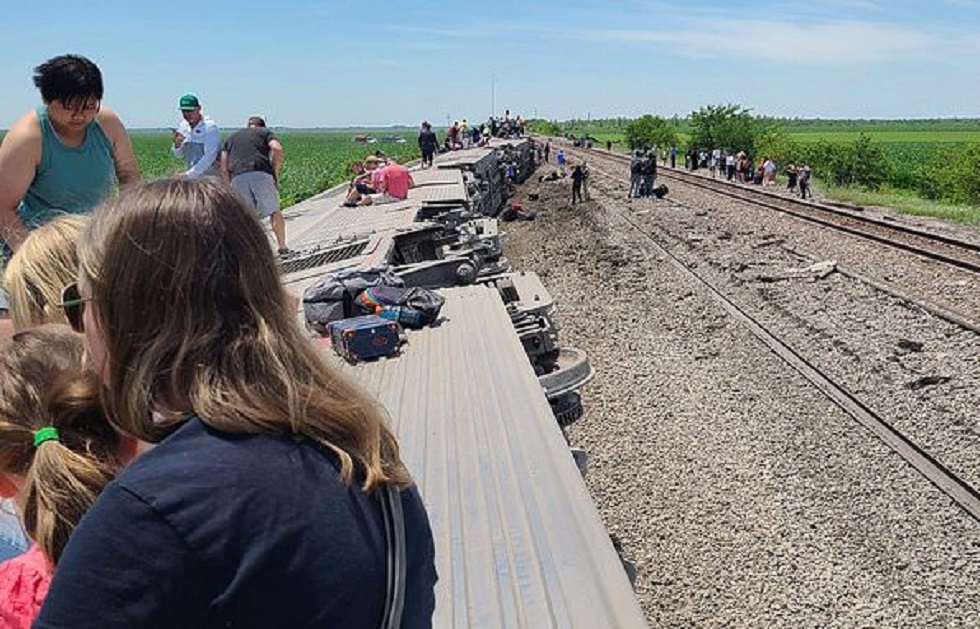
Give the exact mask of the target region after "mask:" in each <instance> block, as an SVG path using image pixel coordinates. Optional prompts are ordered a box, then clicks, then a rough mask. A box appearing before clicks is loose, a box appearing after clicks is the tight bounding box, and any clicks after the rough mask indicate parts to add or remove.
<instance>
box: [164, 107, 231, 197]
mask: <svg viewBox="0 0 980 629" xmlns="http://www.w3.org/2000/svg"><path fill="white" fill-rule="evenodd" d="M178 108H179V109H180V113H181V115H182V116H183V117H184V120H183V121H182V122H181V123H180V126H178V127H177V128H176V129H173V134H174V144H173V147H172V148H171V149H170V152H171V154H172V155H173V156H174V157H178V158H181V159H183V160H184V166H185V168H186V170H184V172H183V176H184V177H187V178H189V179H196V178H198V177H219V176H220V171H219V169H218V153H219V152H220V151H221V130H220V129H219V128H218V124H217V123H216V122H215V121H214V120H212V119H211V118H208V117H206V116H204V115H203V114H202V113H201V101H200V99H198V97H197V95H195V94H190V93H188V94H184V95H183V96H181V97H180V101H179V102H178Z"/></svg>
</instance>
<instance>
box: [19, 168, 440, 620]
mask: <svg viewBox="0 0 980 629" xmlns="http://www.w3.org/2000/svg"><path fill="white" fill-rule="evenodd" d="M79 254H80V258H81V271H80V276H79V283H78V285H77V286H71V287H69V288H68V289H66V298H65V305H66V314H68V315H69V319H70V320H71V321H72V323H73V325H74V326H75V327H76V329H77V330H78V331H80V332H83V333H84V335H85V339H86V347H87V350H88V354H89V359H90V363H91V366H92V368H93V369H95V370H96V371H97V372H99V373H100V374H101V376H102V379H103V381H104V383H105V387H106V393H105V401H106V406H107V410H108V412H109V416H110V418H111V419H112V421H113V422H114V423H115V424H116V426H117V427H118V428H119V429H120V430H121V431H123V432H125V433H128V434H131V435H133V436H136V437H138V438H140V439H143V440H147V441H155V442H159V445H158V446H157V447H156V448H154V449H152V450H151V451H149V452H148V453H146V454H144V455H143V456H142V457H140V458H139V459H137V460H136V461H135V462H134V463H133V464H132V465H131V466H130V467H129V468H127V469H126V470H125V471H124V472H123V473H122V474H121V475H120V476H119V477H118V478H117V479H116V481H114V482H113V483H112V484H111V485H110V486H109V487H107V488H106V490H105V491H104V492H103V494H102V495H101V496H100V497H99V499H98V501H97V502H96V504H95V505H94V506H93V508H92V509H91V511H89V513H88V514H87V515H86V516H85V518H84V519H83V520H82V522H81V524H80V525H79V527H78V528H77V529H76V530H75V532H74V534H73V536H72V538H71V540H70V542H69V544H68V546H67V548H66V549H65V552H64V554H63V555H62V557H61V561H60V563H59V565H58V569H57V571H56V574H55V579H54V581H53V583H52V585H51V590H50V592H49V594H48V598H47V600H46V601H45V605H44V608H43V609H42V611H41V616H40V617H39V619H38V621H37V624H36V625H35V626H36V627H93V628H94V627H99V628H100V629H108V628H113V627H127V628H138V627H160V628H163V627H167V628H172V627H255V628H259V627H263V628H265V627H289V628H291V629H292V628H300V627H311V628H312V627H379V626H381V623H382V616H383V613H384V607H385V602H386V593H387V589H386V585H387V557H388V544H387V542H386V534H385V521H384V519H383V515H382V509H381V506H380V502H379V500H378V494H379V493H381V491H380V490H381V489H382V488H384V487H388V488H394V489H397V490H400V491H399V493H398V495H399V496H400V501H401V505H402V510H403V512H404V518H405V538H406V542H407V543H406V546H407V555H406V559H407V573H406V579H405V582H406V583H407V589H406V592H405V603H404V613H403V616H402V624H401V626H403V627H427V626H430V625H431V616H432V611H433V608H434V604H435V602H434V601H435V599H434V584H435V581H436V574H435V567H434V550H433V542H432V533H431V531H430V529H429V524H428V519H427V516H426V513H425V509H424V507H423V505H422V502H421V499H420V498H419V495H418V492H417V491H416V489H415V487H414V485H413V484H412V480H411V477H410V475H409V473H408V471H407V470H406V468H405V466H404V465H403V463H402V462H401V460H400V458H399V455H398V444H397V442H396V441H395V438H394V436H393V435H392V433H391V432H390V431H389V429H388V427H387V425H386V424H385V422H384V421H383V419H382V415H381V411H380V410H379V408H378V406H377V404H376V403H375V402H374V401H373V400H371V399H369V398H368V397H367V396H366V395H365V394H364V393H362V392H361V391H360V390H358V389H357V388H355V387H354V386H353V385H351V384H350V383H348V382H347V381H346V380H344V379H343V378H342V377H341V376H340V375H339V374H337V373H335V372H334V371H332V370H330V369H329V368H327V367H326V365H325V364H324V363H323V362H322V361H321V359H320V358H319V356H318V355H317V353H316V350H315V349H314V347H313V346H312V344H310V343H309V342H308V339H306V338H305V336H304V334H303V333H302V331H301V330H300V328H299V326H298V324H297V322H296V319H295V316H294V311H293V310H292V309H291V308H290V306H289V304H288V301H287V299H286V295H285V292H284V290H283V288H282V285H281V282H280V279H279V274H278V271H277V268H276V263H275V260H274V258H273V255H272V251H271V248H270V246H269V243H268V241H267V239H266V236H265V233H264V232H263V230H262V228H261V226H260V225H259V223H258V222H257V220H256V219H255V217H254V216H252V214H251V213H250V212H249V211H248V209H246V208H245V207H243V205H242V204H241V203H240V201H239V200H238V198H237V197H236V196H235V194H234V192H232V191H231V190H230V189H228V188H225V187H223V186H221V185H220V184H218V183H216V182H211V181H207V180H194V181H191V180H178V179H172V180H161V181H156V182H153V183H150V184H146V185H142V186H139V187H135V188H133V189H131V190H127V191H124V193H123V194H122V195H120V196H119V197H118V198H117V199H115V200H113V201H110V202H109V203H108V204H107V205H105V206H103V207H102V208H100V209H99V210H98V211H97V212H96V214H95V216H94V217H93V222H92V224H91V225H90V227H89V228H88V230H87V231H86V233H85V235H84V236H83V238H82V241H81V242H80V244H79Z"/></svg>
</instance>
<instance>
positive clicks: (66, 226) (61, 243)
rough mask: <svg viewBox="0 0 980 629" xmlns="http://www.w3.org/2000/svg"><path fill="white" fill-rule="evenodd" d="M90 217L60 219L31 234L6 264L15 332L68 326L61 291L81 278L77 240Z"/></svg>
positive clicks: (74, 216)
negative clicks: (43, 327) (44, 327)
mask: <svg viewBox="0 0 980 629" xmlns="http://www.w3.org/2000/svg"><path fill="white" fill-rule="evenodd" d="M86 219H87V217H85V216H78V215H67V216H60V217H58V218H56V219H54V220H53V221H51V222H50V223H47V224H45V225H42V226H41V227H39V228H37V229H35V230H34V231H32V232H31V233H30V234H29V235H28V236H27V239H26V240H24V243H23V244H22V245H21V246H20V249H18V250H17V253H16V254H14V256H13V257H12V258H11V259H10V261H9V262H7V268H6V269H5V270H4V273H3V283H4V287H5V288H6V291H7V295H8V297H9V300H10V315H11V317H12V318H13V320H14V329H16V330H23V329H26V328H30V327H32V326H35V325H41V324H42V323H67V319H65V313H64V311H63V310H62V309H61V308H60V307H59V306H58V304H60V303H61V291H62V290H64V288H65V286H67V285H69V284H71V283H72V282H74V281H75V279H76V278H77V277H78V239H79V238H80V237H81V234H82V231H83V230H84V228H85V223H86Z"/></svg>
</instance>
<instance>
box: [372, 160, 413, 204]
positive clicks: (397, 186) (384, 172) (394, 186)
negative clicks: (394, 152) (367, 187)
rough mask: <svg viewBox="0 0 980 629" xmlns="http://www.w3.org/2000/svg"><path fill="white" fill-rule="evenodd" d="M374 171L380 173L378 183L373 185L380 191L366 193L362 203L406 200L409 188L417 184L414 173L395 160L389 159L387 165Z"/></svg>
mask: <svg viewBox="0 0 980 629" xmlns="http://www.w3.org/2000/svg"><path fill="white" fill-rule="evenodd" d="M374 172H376V173H379V174H378V179H377V182H378V185H377V186H373V187H374V188H375V189H376V190H378V192H377V194H371V195H366V196H365V197H364V198H363V199H361V205H380V204H382V203H395V202H397V201H404V200H405V199H407V198H408V189H409V188H411V187H412V186H414V185H415V180H414V179H412V173H411V172H409V170H408V169H407V168H405V167H404V166H402V165H401V164H399V163H398V162H395V161H393V160H389V161H388V164H387V165H386V166H384V167H383V168H378V169H376V170H375V171H374Z"/></svg>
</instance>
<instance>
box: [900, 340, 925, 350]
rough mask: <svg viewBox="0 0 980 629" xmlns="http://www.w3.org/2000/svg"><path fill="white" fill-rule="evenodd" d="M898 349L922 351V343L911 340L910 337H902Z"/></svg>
mask: <svg viewBox="0 0 980 629" xmlns="http://www.w3.org/2000/svg"><path fill="white" fill-rule="evenodd" d="M898 349H901V350H905V351H906V352H921V351H922V343H920V342H919V341H910V340H908V339H901V340H899V342H898Z"/></svg>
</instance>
